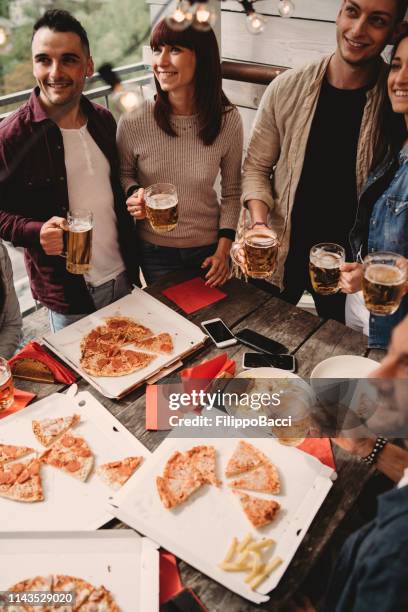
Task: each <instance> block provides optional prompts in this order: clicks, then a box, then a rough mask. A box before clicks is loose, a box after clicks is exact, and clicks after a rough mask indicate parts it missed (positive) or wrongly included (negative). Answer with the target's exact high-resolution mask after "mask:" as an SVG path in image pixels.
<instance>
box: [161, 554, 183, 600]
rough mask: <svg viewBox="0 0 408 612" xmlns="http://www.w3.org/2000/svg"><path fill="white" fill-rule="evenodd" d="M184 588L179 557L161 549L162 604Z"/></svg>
mask: <svg viewBox="0 0 408 612" xmlns="http://www.w3.org/2000/svg"><path fill="white" fill-rule="evenodd" d="M182 590H183V585H182V584H181V580H180V574H179V571H178V567H177V559H176V557H175V556H174V555H172V554H171V553H169V552H167V551H165V550H161V551H160V605H162V604H163V603H165V602H166V601H168V600H169V599H171V598H172V597H174V595H177V593H180V591H182Z"/></svg>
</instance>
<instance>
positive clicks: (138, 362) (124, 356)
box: [80, 349, 156, 376]
mask: <svg viewBox="0 0 408 612" xmlns="http://www.w3.org/2000/svg"><path fill="white" fill-rule="evenodd" d="M154 359H156V357H155V356H154V355H149V354H148V353H140V352H137V351H131V350H126V349H120V350H116V351H115V352H114V353H113V354H112V355H109V354H105V355H104V354H101V353H95V354H91V353H86V354H85V355H84V356H83V357H82V358H81V361H80V364H81V367H82V369H83V370H84V371H85V372H87V373H88V374H90V375H91V376H125V375H126V374H131V373H132V372H135V371H136V370H140V369H142V368H146V367H147V366H148V365H149V364H150V363H151V362H152V361H153V360H154Z"/></svg>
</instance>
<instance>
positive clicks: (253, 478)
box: [229, 461, 280, 493]
mask: <svg viewBox="0 0 408 612" xmlns="http://www.w3.org/2000/svg"><path fill="white" fill-rule="evenodd" d="M229 486H230V487H233V488H234V489H249V490H250V491H260V492H262V493H279V492H280V480H279V474H278V470H277V469H276V467H275V466H274V465H273V464H272V463H271V462H270V461H268V462H267V463H262V465H260V466H259V467H257V468H255V469H254V470H251V471H249V472H246V473H244V474H242V475H241V477H240V478H237V479H236V480H233V481H232V482H230V483H229Z"/></svg>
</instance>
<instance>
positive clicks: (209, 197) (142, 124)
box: [117, 100, 243, 248]
mask: <svg viewBox="0 0 408 612" xmlns="http://www.w3.org/2000/svg"><path fill="white" fill-rule="evenodd" d="M153 107H154V102H153V101H150V100H149V101H147V102H145V104H144V106H143V109H142V111H141V112H140V113H138V114H137V113H132V114H130V115H128V116H125V115H124V116H122V118H121V120H120V122H119V126H118V136H117V138H118V148H119V155H120V162H121V181H122V186H123V189H124V190H125V193H126V192H127V190H128V189H129V187H131V186H132V185H135V184H137V185H140V186H142V187H148V186H149V185H152V184H153V183H173V184H174V185H175V186H176V188H177V193H178V199H179V221H178V225H177V227H176V228H175V229H174V230H173V231H172V232H168V233H167V234H158V233H157V232H155V231H154V230H152V229H151V227H150V224H149V223H148V221H140V222H138V223H137V227H138V235H139V237H140V238H142V239H143V240H147V241H148V242H151V243H153V244H157V245H160V246H169V247H176V248H183V247H195V246H204V245H208V244H213V243H215V242H217V240H218V230H219V229H233V230H235V228H236V226H237V222H238V216H239V211H240V195H241V163H242V146H243V144H242V143H243V135H242V132H243V130H242V121H241V117H240V115H239V112H238V110H237V109H236V108H233V109H232V110H231V111H229V112H227V113H226V114H225V115H224V122H223V126H222V128H221V131H220V133H219V135H218V136H217V138H216V139H215V141H214V142H213V144H212V145H209V146H207V145H204V144H203V142H202V141H201V140H200V139H199V137H198V116H197V115H194V116H180V115H173V116H172V119H171V123H172V125H173V127H174V129H175V131H176V132H177V134H178V136H177V137H172V136H169V135H168V134H166V133H165V132H163V130H161V129H160V128H159V127H158V125H157V124H156V122H155V120H154V117H153ZM219 171H221V202H218V199H217V194H216V192H215V189H214V184H215V181H216V179H217V175H218V172H219Z"/></svg>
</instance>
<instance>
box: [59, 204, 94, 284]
mask: <svg viewBox="0 0 408 612" xmlns="http://www.w3.org/2000/svg"><path fill="white" fill-rule="evenodd" d="M67 224H68V228H67V235H66V236H67V241H66V244H67V251H66V258H67V270H68V272H71V274H86V272H89V270H90V269H91V256H92V229H93V214H92V212H91V211H90V210H86V209H82V210H81V209H78V210H74V211H70V212H69V213H68V215H67Z"/></svg>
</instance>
